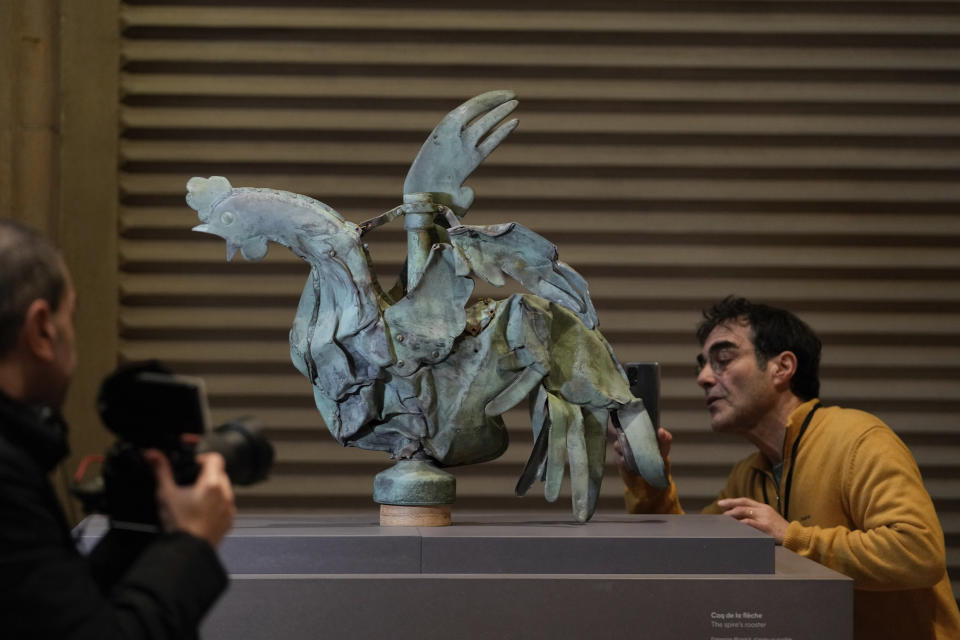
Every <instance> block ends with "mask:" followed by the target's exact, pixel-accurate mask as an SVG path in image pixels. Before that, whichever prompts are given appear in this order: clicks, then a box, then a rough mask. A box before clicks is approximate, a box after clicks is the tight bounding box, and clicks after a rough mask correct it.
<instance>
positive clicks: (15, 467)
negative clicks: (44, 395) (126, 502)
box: [0, 394, 227, 640]
mask: <svg viewBox="0 0 960 640" xmlns="http://www.w3.org/2000/svg"><path fill="white" fill-rule="evenodd" d="M65 431H66V430H65V427H64V426H63V424H62V422H60V421H59V420H56V419H44V417H43V414H41V413H40V412H39V411H37V410H35V409H33V408H31V407H27V406H24V405H21V404H19V403H16V402H14V401H12V400H10V399H9V398H7V397H5V396H4V395H3V394H0V635H2V636H3V637H4V638H16V639H17V640H21V639H26V638H57V639H58V640H59V639H70V640H74V639H76V640H79V639H81V638H83V639H88V638H89V639H90V640H106V639H111V638H153V639H160V638H176V639H178V640H180V639H183V638H192V637H196V634H197V626H198V624H199V622H200V619H201V618H202V617H203V615H204V614H205V613H206V611H207V610H208V609H209V608H210V607H211V606H212V605H213V603H214V601H215V600H216V599H217V597H218V596H219V595H220V593H221V592H222V591H223V590H224V589H225V588H226V584H227V577H226V574H225V572H224V570H223V566H222V565H221V563H220V560H219V558H218V557H217V554H216V552H215V551H214V550H213V548H212V547H211V546H210V545H209V544H208V543H207V542H206V541H203V540H200V539H199V538H196V537H194V536H191V535H189V534H186V533H175V534H163V535H150V534H140V533H137V534H134V533H130V532H122V531H118V530H111V531H110V532H108V533H107V535H105V536H104V538H103V540H101V542H100V543H99V544H98V545H97V547H96V548H95V549H94V550H93V552H92V553H91V554H90V556H89V557H83V556H81V555H80V553H79V552H78V551H77V550H76V547H75V545H74V542H73V539H72V538H71V535H70V529H69V527H68V525H67V521H66V518H65V517H64V514H63V511H62V509H61V508H60V504H59V503H58V501H57V499H56V496H55V494H54V492H53V488H52V487H51V486H50V482H49V480H48V474H49V472H50V471H51V470H52V469H53V467H54V466H56V464H57V463H58V462H59V461H60V460H62V459H63V457H64V456H65V455H66V453H67V445H66V433H65Z"/></svg>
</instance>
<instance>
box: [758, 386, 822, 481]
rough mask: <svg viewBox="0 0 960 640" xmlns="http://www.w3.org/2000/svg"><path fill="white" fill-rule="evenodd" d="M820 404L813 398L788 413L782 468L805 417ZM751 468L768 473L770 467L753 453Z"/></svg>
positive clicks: (762, 458) (764, 457) (785, 463)
mask: <svg viewBox="0 0 960 640" xmlns="http://www.w3.org/2000/svg"><path fill="white" fill-rule="evenodd" d="M818 402H820V400H819V398H813V399H812V400H807V401H806V402H804V403H803V404H801V405H800V406H798V407H797V408H796V409H794V410H793V411H791V412H790V415H789V416H787V424H786V427H787V432H786V433H785V434H784V436H783V459H782V461H783V465H784V468H786V466H787V461H788V460H789V458H790V452H791V451H793V443H794V442H795V441H796V439H797V436H798V435H800V427H802V426H803V421H804V420H806V418H807V416H808V415H810V412H811V411H813V408H814V407H815V406H817V403H818ZM752 458H753V460H752V466H753V467H754V468H755V469H758V470H760V471H770V470H771V468H772V467H771V465H770V461H769V460H767V457H766V456H765V455H763V454H762V453H760V452H759V451H757V452H755V453H754V454H753V455H752Z"/></svg>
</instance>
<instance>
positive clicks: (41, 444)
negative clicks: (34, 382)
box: [0, 391, 70, 472]
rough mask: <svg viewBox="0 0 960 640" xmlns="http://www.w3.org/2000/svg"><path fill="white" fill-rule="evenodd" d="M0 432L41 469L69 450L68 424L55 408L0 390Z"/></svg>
mask: <svg viewBox="0 0 960 640" xmlns="http://www.w3.org/2000/svg"><path fill="white" fill-rule="evenodd" d="M0 436H2V437H3V438H4V439H6V440H8V441H9V442H10V443H11V444H13V445H15V446H17V447H19V448H21V449H23V450H25V451H26V452H27V453H28V454H29V455H30V457H31V458H33V459H34V461H35V462H36V463H37V465H39V466H40V468H41V469H43V471H44V472H49V471H50V470H52V469H53V468H54V467H55V466H56V465H57V463H59V462H60V461H61V460H63V459H64V458H65V457H66V456H67V454H68V453H69V452H70V448H69V446H68V445H67V424H66V422H64V421H63V418H62V417H61V416H60V413H59V412H58V411H57V410H56V409H52V408H50V407H43V406H30V405H26V404H23V403H22V402H18V401H17V400H14V399H13V398H10V397H9V396H7V395H6V394H4V393H3V392H2V391H0Z"/></svg>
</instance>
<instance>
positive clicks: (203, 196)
mask: <svg viewBox="0 0 960 640" xmlns="http://www.w3.org/2000/svg"><path fill="white" fill-rule="evenodd" d="M232 188H233V186H232V185H231V184H230V181H229V180H227V179H226V178H224V177H223V176H211V177H210V178H200V177H193V178H190V179H189V180H188V181H187V204H188V205H190V208H191V209H194V210H195V211H196V212H197V213H198V214H199V216H200V220H201V221H203V222H207V217H208V216H209V215H210V209H211V208H212V206H213V204H214V203H215V202H217V201H218V200H220V199H221V198H223V197H224V196H225V195H227V194H228V193H230V190H231V189H232Z"/></svg>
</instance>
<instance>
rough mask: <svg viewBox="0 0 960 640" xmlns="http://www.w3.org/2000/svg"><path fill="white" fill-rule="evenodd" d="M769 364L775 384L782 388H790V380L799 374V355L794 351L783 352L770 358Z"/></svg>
mask: <svg viewBox="0 0 960 640" xmlns="http://www.w3.org/2000/svg"><path fill="white" fill-rule="evenodd" d="M769 364H770V365H772V368H771V375H772V376H773V383H774V384H775V385H777V386H778V387H782V388H786V387H788V386H790V380H791V379H792V378H793V376H794V375H795V374H796V373H797V355H796V354H795V353H794V352H793V351H782V352H780V353H779V354H777V355H776V356H774V357H773V358H770V361H769Z"/></svg>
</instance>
